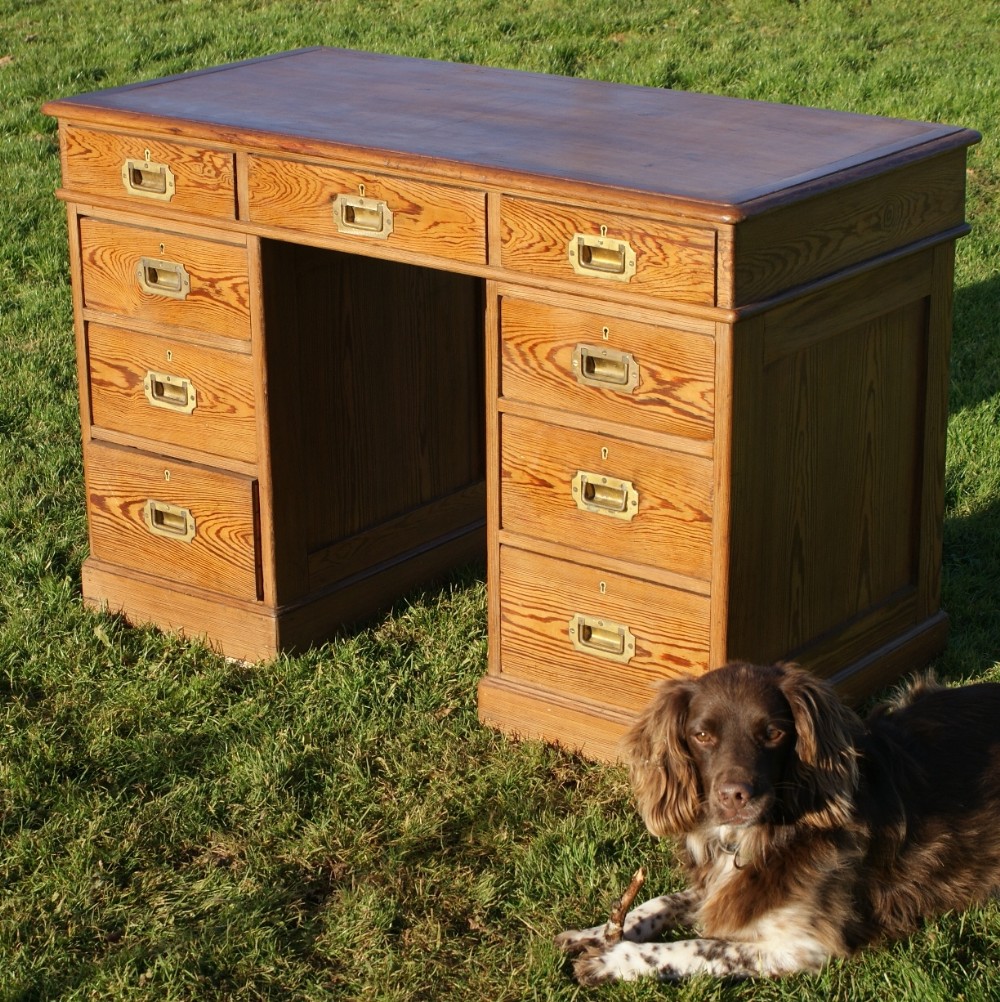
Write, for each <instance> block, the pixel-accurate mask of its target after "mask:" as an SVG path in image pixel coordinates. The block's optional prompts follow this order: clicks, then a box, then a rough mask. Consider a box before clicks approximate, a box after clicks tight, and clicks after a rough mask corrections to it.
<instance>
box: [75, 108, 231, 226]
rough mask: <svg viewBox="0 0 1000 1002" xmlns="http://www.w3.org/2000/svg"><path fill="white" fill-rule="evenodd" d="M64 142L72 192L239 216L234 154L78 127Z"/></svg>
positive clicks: (216, 215) (140, 203)
mask: <svg viewBox="0 0 1000 1002" xmlns="http://www.w3.org/2000/svg"><path fill="white" fill-rule="evenodd" d="M62 143H63V161H62V162H63V186H64V187H66V188H68V189H69V190H70V191H73V192H83V193H85V194H90V195H101V196H103V197H106V198H121V199H124V200H126V201H128V202H132V203H135V204H136V205H146V206H149V207H151V208H152V207H153V206H169V207H170V208H172V209H182V210H184V211H186V212H194V213H197V214H198V215H201V216H212V217H215V218H217V219H234V218H235V217H236V189H235V183H234V177H235V171H234V168H233V155H232V153H225V152H223V151H221V150H208V149H204V148H202V147H200V146H189V145H186V144H184V143H173V142H165V141H163V140H161V139H152V138H150V137H148V136H129V135H121V134H119V133H115V132H100V131H96V130H91V129H80V128H76V127H74V126H68V127H66V128H65V129H64V130H63V133H62Z"/></svg>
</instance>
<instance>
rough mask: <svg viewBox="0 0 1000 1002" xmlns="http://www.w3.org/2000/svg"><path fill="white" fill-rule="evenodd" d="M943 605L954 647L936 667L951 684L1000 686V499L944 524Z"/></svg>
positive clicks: (952, 518) (950, 640)
mask: <svg viewBox="0 0 1000 1002" xmlns="http://www.w3.org/2000/svg"><path fill="white" fill-rule="evenodd" d="M941 604H942V606H943V608H944V610H945V612H947V613H948V617H949V619H950V632H949V637H948V646H947V648H946V650H945V652H944V653H943V654H942V655H941V657H940V658H939V659H938V660H937V662H936V670H937V673H938V675H939V676H940V677H941V678H943V679H948V680H949V681H958V680H963V679H971V678H976V677H980V676H982V675H983V674H984V673H985V672H988V671H989V669H990V668H991V666H993V667H995V671H993V672H991V673H990V675H991V677H994V680H995V681H1000V664H998V662H1000V498H998V499H997V500H996V501H994V502H993V503H992V504H990V505H988V506H987V507H986V508H983V509H982V510H981V511H977V512H975V513H974V514H972V515H966V516H958V515H956V516H952V517H951V518H947V519H946V520H945V524H944V557H943V566H942V594H941Z"/></svg>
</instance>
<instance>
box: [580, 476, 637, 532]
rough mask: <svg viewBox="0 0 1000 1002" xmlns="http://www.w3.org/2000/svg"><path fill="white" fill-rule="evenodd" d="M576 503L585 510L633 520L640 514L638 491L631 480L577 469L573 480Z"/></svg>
mask: <svg viewBox="0 0 1000 1002" xmlns="http://www.w3.org/2000/svg"><path fill="white" fill-rule="evenodd" d="M571 485H572V489H573V500H574V501H575V502H576V506H577V508H579V509H581V510H582V511H590V512H595V513H596V514H598V515H610V516H611V517H612V518H621V519H624V520H625V521H631V520H632V519H633V518H635V516H636V513H637V512H638V511H639V492H638V491H637V490H636V489H635V487H634V486H633V484H632V481H631V480H619V479H618V478H617V477H607V476H605V475H604V474H602V473H588V472H587V471H586V470H578V471H577V473H576V475H575V476H574V477H573V479H572V481H571Z"/></svg>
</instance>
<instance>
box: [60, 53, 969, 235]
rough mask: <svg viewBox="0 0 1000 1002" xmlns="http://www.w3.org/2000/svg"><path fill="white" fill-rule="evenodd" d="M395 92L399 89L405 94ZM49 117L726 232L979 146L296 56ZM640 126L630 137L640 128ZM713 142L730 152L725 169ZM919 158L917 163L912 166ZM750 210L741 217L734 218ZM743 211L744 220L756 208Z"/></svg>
mask: <svg viewBox="0 0 1000 1002" xmlns="http://www.w3.org/2000/svg"><path fill="white" fill-rule="evenodd" d="M400 81H404V83H403V85H400ZM46 110H47V111H48V113H50V114H58V115H60V116H62V117H64V118H67V119H73V120H77V121H86V122H90V121H94V120H97V121H102V122H107V123H110V124H115V125H116V126H119V127H122V126H124V127H127V128H134V127H135V126H136V125H137V123H139V122H149V121H150V120H154V121H156V122H158V123H160V127H161V128H164V129H166V130H168V131H170V130H176V131H178V132H181V133H183V132H185V131H188V130H189V129H190V125H189V124H188V123H191V122H196V123H198V126H199V129H200V131H201V132H202V133H203V134H204V135H205V136H206V137H211V138H212V139H213V140H214V141H218V142H229V143H239V144H246V145H251V146H252V145H255V144H262V145H263V146H264V147H265V148H270V149H281V150H283V151H288V152H292V153H308V152H311V151H316V152H320V151H322V152H323V153H324V154H325V155H335V153H336V151H338V150H341V151H345V152H347V153H348V154H349V155H351V156H353V158H354V159H358V158H359V155H360V156H361V157H362V158H363V159H365V160H367V161H368V162H376V161H378V162H383V163H385V164H387V165H390V164H402V163H405V164H409V165H417V164H421V165H424V166H425V167H426V166H428V165H433V167H434V170H435V171H436V172H438V173H440V174H442V175H448V176H456V177H461V178H463V179H471V178H475V177H480V178H481V177H482V176H483V173H484V172H488V173H489V174H490V175H491V176H493V177H497V178H503V179H504V180H505V182H506V181H508V180H513V179H514V177H517V178H519V179H520V181H521V184H522V185H527V186H528V187H532V186H533V185H532V184H531V181H532V180H534V179H538V180H539V181H540V182H543V181H551V180H553V179H555V180H557V181H559V182H561V183H563V184H565V183H566V182H570V183H574V184H576V185H585V186H598V187H603V186H607V187H611V188H616V189H622V190H624V191H629V192H639V193H644V194H645V193H651V194H655V195H660V196H664V197H667V198H669V199H670V200H671V201H672V202H673V203H675V204H676V205H677V206H678V207H679V208H683V209H686V210H687V211H689V212H692V213H708V214H715V215H716V216H718V215H719V214H720V213H721V214H723V215H726V216H728V218H730V219H737V218H743V216H744V215H745V213H746V212H747V211H751V210H752V211H755V212H759V211H765V210H766V209H769V208H772V207H773V206H774V204H775V203H778V204H780V202H782V201H784V200H786V199H787V198H788V192H789V189H794V188H796V187H799V186H803V185H808V184H810V183H818V184H819V185H820V186H823V185H833V186H837V183H838V182H837V181H836V180H835V176H836V175H837V174H838V173H843V172H845V171H850V170H851V169H852V168H854V167H857V166H858V165H859V164H871V163H873V162H876V161H883V164H882V166H883V167H884V169H885V170H891V169H893V168H895V167H898V166H899V164H900V161H903V162H905V161H906V160H907V158H908V157H910V156H912V155H913V151H914V150H915V149H917V148H919V147H925V149H926V148H929V147H932V146H933V147H934V148H935V149H939V150H942V151H943V150H947V149H955V148H959V147H964V146H967V145H969V143H970V142H975V141H976V140H977V139H978V136H977V134H976V133H974V132H972V131H971V130H967V129H963V128H960V127H957V126H950V125H936V124H929V123H919V122H909V121H904V120H900V119H886V118H876V117H873V116H866V115H858V114H852V113H847V112H836V111H825V110H819V109H812V108H797V107H792V106H788V105H777V104H768V103H764V102H754V101H745V100H740V99H735V98H725V97H717V96H713V95H704V94H690V93H685V92H682V91H672V90H658V89H653V88H643V87H633V86H628V85H623V84H607V83H604V82H598V81H589V80H583V79H577V78H574V79H570V78H561V77H554V76H547V75H543V74H537V73H526V72H520V71H516V70H501V69H493V68H487V67H481V66H472V65H464V64H451V63H441V62H435V61H433V60H420V59H412V58H406V57H398V56H386V55H375V54H372V53H364V52H353V51H348V50H338V49H325V48H315V49H305V50H299V51H296V52H291V53H281V54H278V55H275V56H270V57H266V58H264V59H257V60H250V61H247V62H245V63H241V64H233V65H231V66H228V67H214V68H212V69H208V70H204V71H201V72H199V73H194V74H187V75H182V76H179V77H173V78H165V79H162V80H154V81H149V82H146V83H141V84H133V85H129V86H126V87H121V88H115V89H109V90H105V91H98V92H94V93H91V94H84V95H77V96H74V97H68V98H64V99H62V100H60V101H54V102H50V103H49V104H48V105H46ZM637 123H638V125H637ZM712 136H725V146H726V150H727V155H725V156H720V155H718V154H717V151H716V148H715V146H714V144H713V143H712V142H709V141H706V139H707V138H709V137H712ZM923 155H925V151H921V153H920V156H921V157H922V156H923ZM744 203H746V204H747V206H748V208H747V209H746V210H743V211H741V209H740V207H741V206H742V205H743V204H744ZM751 203H752V204H751Z"/></svg>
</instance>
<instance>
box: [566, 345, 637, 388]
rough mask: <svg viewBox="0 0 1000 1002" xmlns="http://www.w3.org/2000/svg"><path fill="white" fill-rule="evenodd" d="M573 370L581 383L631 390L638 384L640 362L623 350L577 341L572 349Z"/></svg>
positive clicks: (583, 384)
mask: <svg viewBox="0 0 1000 1002" xmlns="http://www.w3.org/2000/svg"><path fill="white" fill-rule="evenodd" d="M573 372H574V374H575V375H576V380H577V382H578V383H580V384H581V385H582V386H598V387H601V388H602V389H606V390H614V391H615V392H616V393H633V392H634V391H635V389H636V387H637V386H638V385H639V363H638V362H636V360H635V357H634V356H632V355H630V354H629V353H628V352H624V351H614V350H613V349H611V348H596V347H594V346H593V345H589V344H578V345H577V346H576V348H575V349H574V350H573Z"/></svg>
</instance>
